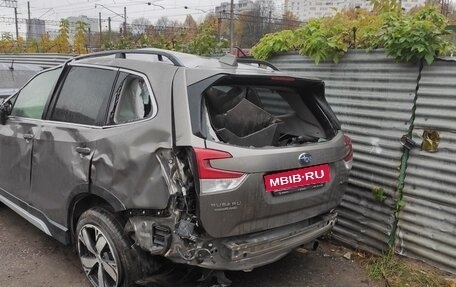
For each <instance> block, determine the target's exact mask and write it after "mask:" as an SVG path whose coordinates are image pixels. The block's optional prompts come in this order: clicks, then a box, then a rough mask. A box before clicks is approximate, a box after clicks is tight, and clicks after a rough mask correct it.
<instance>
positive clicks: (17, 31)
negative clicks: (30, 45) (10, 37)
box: [14, 7, 19, 41]
mask: <svg viewBox="0 0 456 287" xmlns="http://www.w3.org/2000/svg"><path fill="white" fill-rule="evenodd" d="M14 22H15V23H16V41H17V40H19V25H18V23H17V8H16V7H14Z"/></svg>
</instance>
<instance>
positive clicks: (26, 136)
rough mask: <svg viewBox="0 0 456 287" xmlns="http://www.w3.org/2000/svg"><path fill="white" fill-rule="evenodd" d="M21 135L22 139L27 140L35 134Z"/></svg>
mask: <svg viewBox="0 0 456 287" xmlns="http://www.w3.org/2000/svg"><path fill="white" fill-rule="evenodd" d="M22 137H24V139H25V140H26V141H29V140H32V139H33V138H34V137H35V135H34V134H23V135H22Z"/></svg>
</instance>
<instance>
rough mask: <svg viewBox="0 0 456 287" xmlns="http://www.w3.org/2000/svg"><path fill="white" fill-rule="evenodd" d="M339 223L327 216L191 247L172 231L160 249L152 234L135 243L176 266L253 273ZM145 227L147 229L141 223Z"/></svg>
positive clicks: (200, 240)
mask: <svg viewBox="0 0 456 287" xmlns="http://www.w3.org/2000/svg"><path fill="white" fill-rule="evenodd" d="M336 221H337V214H336V213H328V214H325V215H322V216H317V217H315V218H312V219H309V220H306V221H303V222H298V223H295V224H290V225H287V226H283V227H279V228H275V229H271V230H267V231H262V232H258V233H253V234H248V235H242V236H236V237H229V238H202V237H198V238H196V240H195V241H194V242H191V243H190V242H189V241H188V240H183V239H182V238H180V237H179V236H178V235H177V234H176V232H174V231H173V232H171V233H172V234H170V235H171V236H170V237H169V244H164V245H163V248H159V249H157V246H155V247H154V246H153V244H151V243H152V242H153V238H154V234H153V232H152V233H149V234H150V235H148V236H145V235H146V234H144V233H143V236H142V240H139V241H138V240H137V241H136V243H137V244H138V245H140V247H141V248H142V249H145V250H146V251H149V252H150V253H152V254H154V255H158V254H160V255H164V256H165V257H167V258H168V259H170V260H171V261H173V262H176V263H184V264H189V265H196V266H200V267H203V268H209V269H217V270H244V271H250V270H252V269H254V268H257V267H260V266H263V265H266V264H269V263H272V262H274V261H277V260H279V259H280V258H282V257H283V256H285V255H286V254H288V253H289V252H290V251H292V250H293V249H294V248H296V247H298V246H301V245H305V244H308V243H310V242H313V241H314V240H315V239H317V238H318V237H320V236H322V235H323V234H325V233H327V232H329V231H330V230H331V229H332V227H333V226H334V224H335V223H336ZM142 226H145V225H144V224H143V223H142ZM150 231H152V229H151V230H150ZM147 237H149V239H147ZM137 238H138V237H137ZM146 242H147V243H148V244H145V243H146ZM157 251H159V253H158V252H157Z"/></svg>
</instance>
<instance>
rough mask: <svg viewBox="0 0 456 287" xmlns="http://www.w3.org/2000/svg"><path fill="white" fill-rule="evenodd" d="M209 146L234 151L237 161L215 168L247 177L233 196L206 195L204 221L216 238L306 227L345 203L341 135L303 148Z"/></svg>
mask: <svg viewBox="0 0 456 287" xmlns="http://www.w3.org/2000/svg"><path fill="white" fill-rule="evenodd" d="M206 145H207V148H208V149H214V150H222V151H226V150H229V153H230V154H231V156H232V157H231V158H223V159H213V160H211V161H210V166H211V167H213V168H215V169H219V170H225V171H233V172H239V173H242V174H243V176H242V177H241V178H242V180H241V181H240V182H239V183H238V184H237V185H236V186H235V187H232V186H230V189H229V190H223V191H217V192H209V193H205V192H201V190H200V198H199V199H200V200H199V212H200V219H201V222H202V224H203V226H204V228H205V230H206V231H207V232H208V234H209V235H211V236H213V237H227V236H234V235H241V234H247V233H252V232H257V231H261V230H267V229H271V228H275V227H279V226H284V225H287V224H291V223H295V222H300V221H304V220H307V219H310V218H312V217H315V216H318V215H321V214H323V213H326V212H328V211H330V210H331V209H333V208H335V207H336V206H337V205H338V204H339V203H340V201H341V198H342V195H343V191H344V185H345V183H346V181H347V178H348V170H347V168H346V167H345V165H344V161H343V158H344V157H345V156H346V153H347V150H346V149H345V148H344V136H343V134H342V133H341V132H339V133H338V134H337V135H336V136H335V137H334V138H333V139H332V140H331V141H328V142H322V143H312V144H306V145H301V146H297V147H286V148H272V147H271V148H245V147H235V146H230V145H226V144H223V143H216V142H212V141H207V142H206ZM303 157H306V159H305V160H303V159H302V158H303ZM298 178H299V179H298Z"/></svg>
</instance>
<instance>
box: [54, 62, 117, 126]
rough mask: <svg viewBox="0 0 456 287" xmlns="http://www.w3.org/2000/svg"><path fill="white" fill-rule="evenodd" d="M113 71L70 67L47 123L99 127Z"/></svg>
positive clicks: (114, 76)
mask: <svg viewBox="0 0 456 287" xmlns="http://www.w3.org/2000/svg"><path fill="white" fill-rule="evenodd" d="M116 75H117V71H113V70H106V69H99V68H89V67H72V68H71V70H70V71H69V73H68V75H67V77H66V79H65V82H64V84H63V86H62V89H61V91H60V93H59V96H58V98H57V102H56V104H55V107H54V111H53V113H52V116H51V120H54V121H61V122H70V123H78V124H85V125H102V124H103V123H104V120H105V115H106V112H107V107H108V103H109V100H110V95H111V91H112V88H113V85H114V81H115V78H116Z"/></svg>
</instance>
